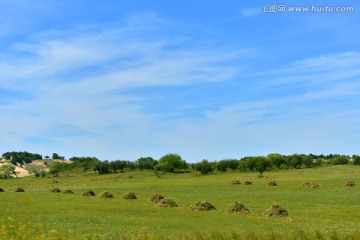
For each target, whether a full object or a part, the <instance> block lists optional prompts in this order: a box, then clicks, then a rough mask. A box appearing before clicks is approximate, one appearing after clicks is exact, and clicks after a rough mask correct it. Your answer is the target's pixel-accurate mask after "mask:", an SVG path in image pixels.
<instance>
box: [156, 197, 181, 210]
mask: <svg viewBox="0 0 360 240" xmlns="http://www.w3.org/2000/svg"><path fill="white" fill-rule="evenodd" d="M158 206H159V207H162V208H172V207H177V206H178V205H177V204H176V202H175V201H174V200H172V199H170V198H164V199H162V200H161V201H160V202H159V204H158Z"/></svg>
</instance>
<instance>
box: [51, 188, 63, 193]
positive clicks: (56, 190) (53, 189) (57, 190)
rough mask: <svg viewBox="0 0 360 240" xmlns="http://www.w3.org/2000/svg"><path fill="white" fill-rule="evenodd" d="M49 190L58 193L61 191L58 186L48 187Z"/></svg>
mask: <svg viewBox="0 0 360 240" xmlns="http://www.w3.org/2000/svg"><path fill="white" fill-rule="evenodd" d="M50 192H52V193H59V192H61V190H60V189H59V188H51V189H50Z"/></svg>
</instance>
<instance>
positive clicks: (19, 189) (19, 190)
mask: <svg viewBox="0 0 360 240" xmlns="http://www.w3.org/2000/svg"><path fill="white" fill-rule="evenodd" d="M15 192H25V189H24V188H22V187H17V188H16V189H15Z"/></svg>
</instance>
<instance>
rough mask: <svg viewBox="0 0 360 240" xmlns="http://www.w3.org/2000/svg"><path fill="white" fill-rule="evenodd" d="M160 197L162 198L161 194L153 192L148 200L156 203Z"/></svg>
mask: <svg viewBox="0 0 360 240" xmlns="http://www.w3.org/2000/svg"><path fill="white" fill-rule="evenodd" d="M162 199H164V197H163V196H161V195H160V194H158V193H155V194H153V195H152V196H151V197H150V201H151V202H153V203H158V202H160V201H161V200H162Z"/></svg>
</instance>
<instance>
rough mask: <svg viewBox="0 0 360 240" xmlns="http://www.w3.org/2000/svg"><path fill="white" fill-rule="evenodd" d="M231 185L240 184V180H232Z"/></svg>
mask: <svg viewBox="0 0 360 240" xmlns="http://www.w3.org/2000/svg"><path fill="white" fill-rule="evenodd" d="M231 184H232V185H237V184H241V182H240V181H239V180H233V181H232V182H231Z"/></svg>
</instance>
